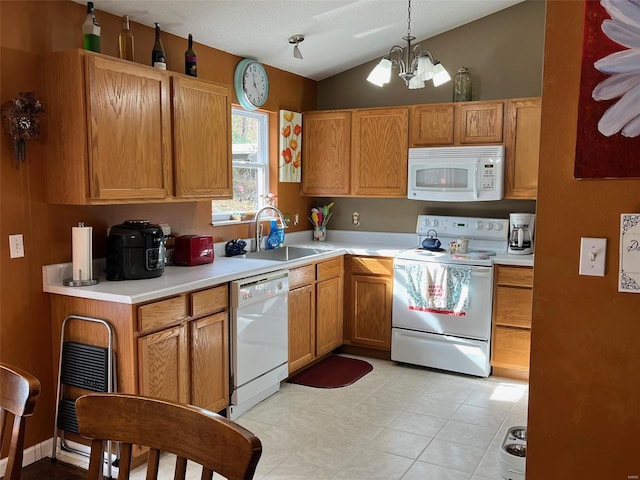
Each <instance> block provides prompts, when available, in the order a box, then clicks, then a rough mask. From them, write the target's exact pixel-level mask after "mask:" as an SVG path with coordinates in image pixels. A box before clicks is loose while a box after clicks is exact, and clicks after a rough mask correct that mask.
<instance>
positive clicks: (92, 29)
mask: <svg viewBox="0 0 640 480" xmlns="http://www.w3.org/2000/svg"><path fill="white" fill-rule="evenodd" d="M82 41H83V44H84V49H85V50H91V51H92V52H100V24H99V23H98V20H96V14H95V10H94V9H93V2H87V16H86V18H85V19H84V23H83V24H82Z"/></svg>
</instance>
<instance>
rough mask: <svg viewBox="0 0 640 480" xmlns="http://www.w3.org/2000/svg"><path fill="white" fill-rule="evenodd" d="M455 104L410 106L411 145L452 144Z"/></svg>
mask: <svg viewBox="0 0 640 480" xmlns="http://www.w3.org/2000/svg"><path fill="white" fill-rule="evenodd" d="M454 118H455V106H454V104H453V103H434V104H431V105H413V106H412V107H411V137H410V138H411V140H410V143H411V146H412V147H428V146H445V145H453V126H454V122H453V120H454Z"/></svg>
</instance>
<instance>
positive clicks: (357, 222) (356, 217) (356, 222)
mask: <svg viewBox="0 0 640 480" xmlns="http://www.w3.org/2000/svg"><path fill="white" fill-rule="evenodd" d="M351 223H352V224H353V225H355V226H356V227H357V226H358V225H360V214H359V213H358V212H353V213H352V214H351Z"/></svg>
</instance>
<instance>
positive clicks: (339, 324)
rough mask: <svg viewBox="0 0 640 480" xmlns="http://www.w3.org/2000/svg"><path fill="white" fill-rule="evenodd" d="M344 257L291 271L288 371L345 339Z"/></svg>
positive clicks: (338, 344)
mask: <svg viewBox="0 0 640 480" xmlns="http://www.w3.org/2000/svg"><path fill="white" fill-rule="evenodd" d="M343 272H344V261H343V257H338V258H333V259H330V260H324V261H320V262H317V263H311V264H308V265H304V266H302V267H298V268H294V269H291V270H290V271H289V374H291V373H293V372H295V371H297V370H299V369H300V368H302V367H304V366H305V365H308V364H309V363H310V362H312V361H313V360H314V359H316V358H318V357H321V356H322V355H325V354H326V353H329V352H331V351H332V350H334V349H335V348H337V347H339V346H341V345H342V342H343Z"/></svg>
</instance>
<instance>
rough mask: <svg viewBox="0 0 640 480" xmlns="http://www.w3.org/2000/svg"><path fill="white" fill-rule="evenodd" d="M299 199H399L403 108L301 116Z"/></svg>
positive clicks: (403, 179) (402, 192)
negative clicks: (302, 125) (307, 197)
mask: <svg viewBox="0 0 640 480" xmlns="http://www.w3.org/2000/svg"><path fill="white" fill-rule="evenodd" d="M304 122H305V129H304V132H305V133H304V141H303V151H304V153H303V158H304V168H303V169H302V194H303V195H310V196H335V195H338V196H344V197H347V196H361V197H405V196H406V192H407V148H408V127H409V110H408V108H407V107H397V108H395V107H394V108H371V109H356V110H336V111H327V112H308V113H305V114H304Z"/></svg>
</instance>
